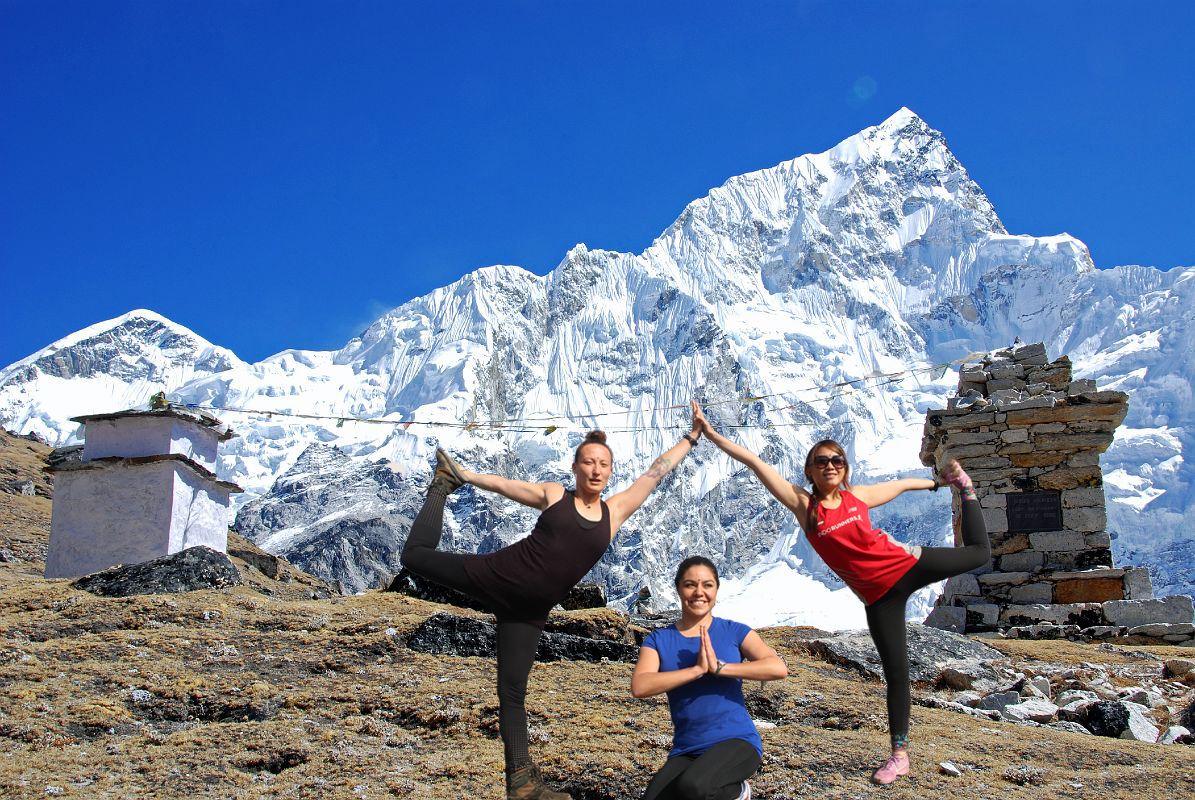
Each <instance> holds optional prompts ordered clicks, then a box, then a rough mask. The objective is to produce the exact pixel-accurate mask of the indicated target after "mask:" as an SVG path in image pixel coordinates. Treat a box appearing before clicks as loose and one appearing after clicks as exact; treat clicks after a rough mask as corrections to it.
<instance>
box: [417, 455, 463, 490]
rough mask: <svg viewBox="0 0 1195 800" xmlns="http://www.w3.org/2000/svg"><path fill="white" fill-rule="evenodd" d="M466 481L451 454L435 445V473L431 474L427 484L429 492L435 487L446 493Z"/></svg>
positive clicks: (459, 486)
mask: <svg viewBox="0 0 1195 800" xmlns="http://www.w3.org/2000/svg"><path fill="white" fill-rule="evenodd" d="M466 483H468V481H467V480H465V473H464V470H462V469H461V467H460V464H457V463H456V462H455V461H453V460H452V457H451V456H449V455H448V454H447V453H445V452H444V451H443V450H441V449H440V448H438V447H437V448H436V474H435V475H433V476H432V482H431V483H430V484H429V485H428V487H427V490H428V491H429V492H430V491H431V490H432V489H437V490H439V491H441V492H443V493H444V494H446V495H448V494H452V493H453V492H455V491H456V490H457V489H459V488H461V487H462V486H464V485H465V484H466Z"/></svg>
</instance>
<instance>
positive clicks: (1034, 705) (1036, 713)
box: [1002, 697, 1156, 735]
mask: <svg viewBox="0 0 1195 800" xmlns="http://www.w3.org/2000/svg"><path fill="white" fill-rule="evenodd" d="M1002 713H1003V714H1004V717H1005V719H1010V720H1012V721H1013V722H1025V721H1029V722H1042V723H1045V722H1049V721H1050V720H1052V719H1054V715H1055V714H1056V713H1058V706H1056V705H1054V704H1053V703H1051V702H1050V701H1049V700H1042V699H1039V698H1036V697H1031V698H1030V699H1028V700H1026V701H1024V702H1022V703H1014V704H1012V705H1008V706H1005V707H1004V710H1003V712H1002ZM1155 735H1156V734H1155Z"/></svg>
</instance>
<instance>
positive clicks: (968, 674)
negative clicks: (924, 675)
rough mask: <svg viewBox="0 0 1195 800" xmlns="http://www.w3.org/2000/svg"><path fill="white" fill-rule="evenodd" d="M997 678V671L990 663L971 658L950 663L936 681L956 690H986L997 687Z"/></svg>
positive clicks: (941, 685)
mask: <svg viewBox="0 0 1195 800" xmlns="http://www.w3.org/2000/svg"><path fill="white" fill-rule="evenodd" d="M997 679H998V676H997V675H996V671H995V670H994V669H992V667H991V666H990V665H989V664H985V663H983V662H981V661H974V660H969V661H956V662H950V663H948V664H947V665H946V666H944V667H943V668H942V671H941V672H940V673H939V674H938V677H937V678H936V680H935V681H934V683H935V685H937V686H940V687H944V688H947V689H953V690H955V691H964V690H967V689H976V690H978V691H985V690H991V689H993V688H995V686H996V684H995V681H996V680H997Z"/></svg>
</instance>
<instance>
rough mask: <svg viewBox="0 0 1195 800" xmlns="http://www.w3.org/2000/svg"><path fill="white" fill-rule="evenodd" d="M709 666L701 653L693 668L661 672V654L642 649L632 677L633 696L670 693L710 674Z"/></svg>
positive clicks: (649, 649) (652, 650) (641, 696)
mask: <svg viewBox="0 0 1195 800" xmlns="http://www.w3.org/2000/svg"><path fill="white" fill-rule="evenodd" d="M708 666H709V665H708V664H707V663H706V660H705V655H704V653H701V652H700V651H699V652H698V657H697V663H696V664H694V665H693V666H691V667H686V668H685V669H677V670H671V671H669V672H660V654H659V653H657V652H656V651H655V650H654V649H652V648H650V647H640V648H639V661H638V662H636V664H635V672H634V673H633V674H632V675H631V694H632V695H633V696H635V697H638V698H643V697H655V696H656V695H658V694H663V693H664V692H670V691H672V690H673V689H675V688H676V687H678V686H684V685H685V684H686V683H690V682H692V681H695V680H697V679H698V678H700V677H701V676H702V675H704V674H705V673H706V672H708ZM723 671H725V670H723Z"/></svg>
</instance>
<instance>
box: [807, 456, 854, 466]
mask: <svg viewBox="0 0 1195 800" xmlns="http://www.w3.org/2000/svg"><path fill="white" fill-rule="evenodd" d="M827 464H833V465H834V467H835V468H836V469H842V468H843V467H845V466H846V459H845V458H843V457H842V456H814V457H813V466H815V467H824V466H826V465H827Z"/></svg>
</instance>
